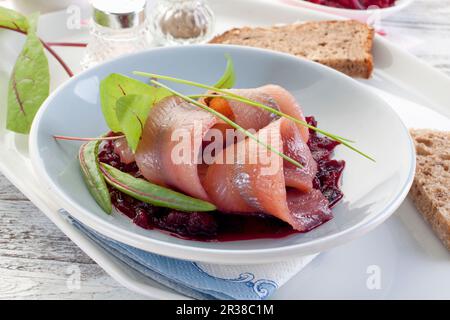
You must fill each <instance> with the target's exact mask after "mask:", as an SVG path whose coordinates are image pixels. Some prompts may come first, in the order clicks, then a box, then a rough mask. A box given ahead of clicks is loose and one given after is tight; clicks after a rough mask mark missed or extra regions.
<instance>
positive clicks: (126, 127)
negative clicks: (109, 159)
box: [116, 94, 154, 152]
mask: <svg viewBox="0 0 450 320" xmlns="http://www.w3.org/2000/svg"><path fill="white" fill-rule="evenodd" d="M153 104H154V98H153V97H151V96H149V95H146V94H141V95H137V94H130V95H126V96H123V97H120V98H119V99H118V100H117V102H116V113H117V120H118V121H119V125H120V128H121V129H120V131H121V132H122V133H123V134H125V137H126V139H127V143H128V146H129V147H130V148H131V150H132V151H133V152H135V151H136V149H137V146H138V143H139V141H140V140H141V135H142V131H143V130H144V125H145V122H146V121H147V117H148V113H149V111H150V109H151V108H152V106H153Z"/></svg>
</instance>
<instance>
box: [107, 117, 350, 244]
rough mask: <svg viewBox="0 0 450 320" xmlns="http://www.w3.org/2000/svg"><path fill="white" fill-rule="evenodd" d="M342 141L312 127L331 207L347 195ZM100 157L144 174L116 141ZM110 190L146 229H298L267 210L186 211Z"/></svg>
mask: <svg viewBox="0 0 450 320" xmlns="http://www.w3.org/2000/svg"><path fill="white" fill-rule="evenodd" d="M306 121H307V122H308V123H309V124H311V125H313V126H316V125H317V122H316V121H315V119H314V117H307V118H306ZM338 144H339V143H338V142H335V141H333V140H330V139H328V138H326V137H319V136H318V135H317V134H316V132H315V131H313V130H311V129H310V138H309V141H308V147H309V148H310V150H311V152H312V155H313V158H314V160H315V161H316V162H317V164H318V173H317V175H316V177H315V179H314V188H316V189H319V190H320V191H321V192H322V193H323V195H324V196H325V197H326V198H327V199H328V201H329V203H330V208H331V207H333V206H335V205H336V203H337V202H338V201H339V200H340V199H341V198H342V197H343V194H342V192H341V190H340V189H339V179H340V177H341V174H342V171H343V169H344V166H345V162H344V161H336V160H332V159H331V155H332V153H333V150H334V148H335V147H336V146H337V145H338ZM99 161H100V162H103V163H106V164H109V165H111V166H113V167H115V168H117V169H119V170H121V171H123V172H127V173H129V174H131V175H133V176H135V177H140V173H139V169H138V167H137V165H136V163H134V162H133V163H131V164H128V165H127V164H124V163H122V162H121V161H120V157H119V156H118V155H117V154H116V153H114V145H113V142H112V141H107V142H105V143H104V144H103V146H102V148H101V150H100V152H99ZM110 194H111V200H112V203H113V205H114V207H115V208H116V209H117V210H118V211H120V212H122V213H123V214H125V215H126V216H128V217H129V218H130V219H132V221H133V223H135V224H136V225H138V226H140V227H142V228H144V229H159V230H161V231H165V232H168V233H169V234H171V235H173V236H176V237H180V238H183V239H190V240H201V241H235V240H250V239H261V238H281V237H285V236H287V235H290V234H293V233H298V231H296V230H294V229H292V227H291V226H290V225H289V224H287V223H285V222H283V221H281V220H279V219H277V218H274V217H272V216H268V215H265V214H256V213H255V214H229V213H222V212H219V211H215V212H212V213H200V212H182V211H177V210H173V209H167V208H162V207H155V206H153V205H151V204H148V203H144V202H142V201H139V200H136V199H134V198H132V197H130V196H128V195H126V194H124V193H122V192H121V191H119V190H117V189H114V188H110Z"/></svg>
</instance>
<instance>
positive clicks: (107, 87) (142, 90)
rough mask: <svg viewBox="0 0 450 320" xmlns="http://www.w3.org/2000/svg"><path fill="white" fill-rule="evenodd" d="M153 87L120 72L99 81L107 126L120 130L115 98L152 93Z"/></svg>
mask: <svg viewBox="0 0 450 320" xmlns="http://www.w3.org/2000/svg"><path fill="white" fill-rule="evenodd" d="M154 92H155V88H154V87H152V86H149V85H148V84H145V83H143V82H141V81H139V80H136V79H133V78H129V77H126V76H124V75H121V74H117V73H112V74H110V75H109V76H108V77H106V78H105V79H103V80H102V81H101V83H100V100H101V105H102V112H103V116H104V117H105V120H106V123H107V124H108V127H109V128H110V129H111V130H112V131H113V132H121V130H122V127H121V126H120V123H119V119H117V112H116V103H117V99H119V98H120V97H123V96H126V95H129V94H137V95H141V94H147V95H152V93H154Z"/></svg>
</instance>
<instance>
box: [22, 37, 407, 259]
mask: <svg viewBox="0 0 450 320" xmlns="http://www.w3.org/2000/svg"><path fill="white" fill-rule="evenodd" d="M224 54H230V55H231V56H232V57H233V60H234V65H235V69H236V78H237V84H236V85H237V87H243V88H248V87H250V88H252V87H257V86H260V85H263V84H267V83H275V84H279V85H281V86H283V87H285V88H286V89H287V90H289V91H290V92H291V93H292V94H293V95H294V96H295V97H296V98H297V101H299V102H300V105H302V107H303V110H304V113H305V114H306V115H314V116H315V117H316V119H317V120H318V122H319V124H320V126H321V128H324V129H325V130H328V131H330V132H335V133H337V134H339V135H341V136H344V137H350V138H352V139H356V140H357V141H358V147H359V148H361V149H362V150H364V151H365V152H367V153H368V154H371V155H372V156H373V157H374V158H375V159H376V163H373V162H371V161H369V160H367V159H365V158H363V157H362V156H361V155H359V154H357V153H355V152H353V151H350V150H349V149H347V148H343V147H339V148H338V149H337V151H336V153H335V157H336V158H337V159H344V160H345V161H346V168H345V170H344V174H343V178H342V191H343V193H344V198H343V200H342V201H341V203H339V204H338V205H337V206H336V207H334V208H333V214H334V218H333V220H331V221H330V222H328V223H325V224H323V225H321V226H319V227H318V228H316V229H314V230H312V231H310V232H307V233H301V234H300V233H298V234H292V235H289V236H287V237H284V238H279V239H258V240H247V241H231V242H202V241H192V240H182V239H179V238H176V237H173V236H170V235H167V234H166V233H161V232H160V231H157V230H144V229H141V228H138V227H136V226H135V225H134V224H132V223H131V221H130V220H129V219H128V218H124V216H123V215H122V214H119V213H116V214H114V213H113V215H111V216H109V215H106V214H105V213H104V211H103V210H102V209H101V208H100V207H99V206H98V205H97V204H96V202H95V200H94V199H93V198H92V196H91V195H90V194H89V192H88V190H87V188H86V186H85V183H84V181H83V178H82V175H81V172H80V168H79V165H78V161H77V154H78V149H79V147H80V145H81V144H80V143H70V142H58V141H55V139H54V138H53V135H66V136H76V137H83V136H99V135H101V134H102V133H103V132H106V131H107V128H106V126H105V125H104V119H103V115H102V113H101V107H100V101H99V81H101V80H102V79H103V78H105V77H106V76H107V75H109V74H110V73H112V72H118V73H123V74H126V75H128V76H132V71H133V70H142V71H146V72H153V73H158V74H167V75H173V76H176V77H179V78H184V79H192V80H194V81H197V82H201V83H212V82H214V79H215V78H218V77H219V76H220V74H221V68H223V60H224V58H223V57H224ZM187 61H189V63H186V62H187ZM299 75H301V76H299ZM177 89H178V90H183V89H184V91H186V90H187V91H186V93H189V92H192V90H193V89H186V88H182V87H180V86H178V87H177ZM361 105H364V108H361ZM387 141H389V143H386V142H387ZM30 155H31V160H32V163H33V166H34V168H35V169H36V172H37V174H38V176H39V177H40V178H41V181H42V182H43V183H44V184H46V185H48V186H49V187H50V192H51V193H53V194H54V196H55V198H56V200H57V201H58V202H59V203H60V204H61V206H62V207H64V208H66V209H67V210H68V211H69V212H70V213H71V214H72V215H73V216H74V217H75V218H77V219H78V220H80V221H81V222H83V223H84V224H86V225H88V226H90V227H91V228H93V229H95V230H97V231H99V232H100V233H103V234H105V235H106V236H108V237H111V238H113V239H116V240H118V241H121V242H123V243H127V244H129V245H132V246H135V247H138V248H141V249H143V250H147V251H150V252H153V253H157V254H162V255H166V256H169V257H174V258H180V259H192V260H195V261H203V262H209V263H226V264H251V263H265V262H273V261H279V260H287V259H289V258H291V257H293V256H295V255H297V256H298V255H308V254H312V253H316V252H320V251H323V250H327V249H330V248H332V247H335V246H337V245H339V244H342V243H345V242H348V241H350V240H352V239H354V238H357V237H359V236H361V235H363V234H364V233H366V232H368V231H369V230H371V229H373V228H374V227H376V226H377V225H378V224H380V223H381V222H383V221H384V220H385V219H386V218H387V217H389V215H390V214H391V213H393V212H394V210H395V209H396V208H397V207H398V206H399V205H400V204H401V202H402V201H403V199H404V198H405V196H406V194H407V192H408V190H409V187H410V186H411V183H412V179H413V176H414V168H415V153H414V147H413V145H412V142H411V140H410V137H409V134H408V131H407V129H406V128H405V127H404V125H403V123H402V122H401V121H400V119H399V118H398V117H397V116H396V114H395V113H394V112H393V111H392V110H391V108H390V107H389V106H388V105H387V104H385V103H384V102H383V100H382V99H380V98H378V96H377V95H375V94H372V92H371V91H370V90H367V89H366V87H364V86H362V85H360V84H359V83H358V82H356V81H354V80H353V79H351V78H349V77H347V76H345V75H343V74H341V73H339V72H337V71H335V70H333V69H330V68H327V67H324V66H322V65H320V64H317V63H313V62H310V61H307V60H302V59H299V58H296V57H294V56H291V55H286V54H282V53H277V52H273V51H267V50H261V49H255V48H248V47H241V46H222V45H206V46H183V47H165V48H158V49H153V50H149V51H146V52H142V53H138V54H133V55H130V56H127V57H123V58H119V59H116V60H112V61H110V62H108V63H105V64H102V65H99V66H97V67H95V68H92V69H90V70H88V71H86V72H83V73H81V74H79V75H77V76H75V77H74V78H72V79H70V80H69V81H68V82H66V83H65V84H64V85H63V86H61V87H59V88H58V89H57V90H56V91H55V92H54V93H53V94H52V95H51V96H50V97H49V98H48V99H47V100H46V102H45V103H44V104H43V106H42V107H41V109H40V110H39V112H38V114H37V115H36V118H35V120H34V123H33V127H32V130H31V133H30Z"/></svg>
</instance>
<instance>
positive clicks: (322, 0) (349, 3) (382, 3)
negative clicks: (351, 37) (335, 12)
mask: <svg viewBox="0 0 450 320" xmlns="http://www.w3.org/2000/svg"><path fill="white" fill-rule="evenodd" d="M306 1H309V2H312V3H317V4H321V5H324V6H328V7H335V8H344V9H356V10H365V9H367V8H369V7H370V6H377V7H378V8H388V7H392V6H393V5H395V0H306Z"/></svg>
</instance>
